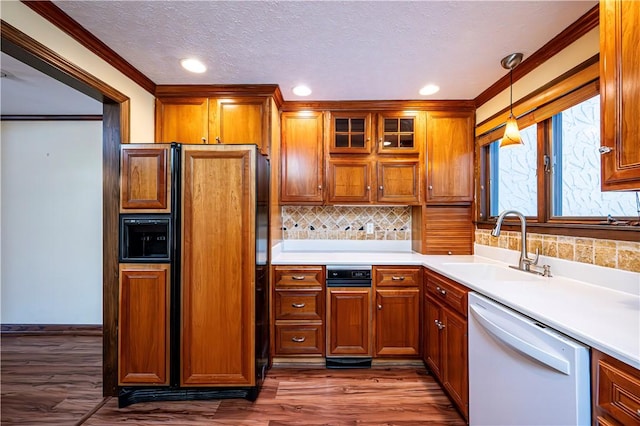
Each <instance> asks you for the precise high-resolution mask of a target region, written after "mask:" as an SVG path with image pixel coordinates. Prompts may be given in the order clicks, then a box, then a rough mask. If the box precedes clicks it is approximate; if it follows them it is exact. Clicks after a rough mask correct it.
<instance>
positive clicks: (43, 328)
mask: <svg viewBox="0 0 640 426" xmlns="http://www.w3.org/2000/svg"><path fill="white" fill-rule="evenodd" d="M0 333H1V334H2V335H3V336H4V335H12V336H38V335H42V336H56V335H72V336H73V335H75V336H102V325H100V324H1V325H0Z"/></svg>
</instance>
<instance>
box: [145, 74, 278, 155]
mask: <svg viewBox="0 0 640 426" xmlns="http://www.w3.org/2000/svg"><path fill="white" fill-rule="evenodd" d="M279 95H280V91H279V89H278V88H277V86H276V85H257V86H243V85H237V86H236V85H230V86H215V85H214V86H158V87H157V89H156V123H155V139H156V142H180V143H185V144H218V143H223V144H256V145H258V147H259V148H260V152H261V153H262V154H265V155H269V148H270V139H271V120H272V116H271V105H272V103H271V100H272V99H274V100H276V102H278V100H279V99H280V98H279Z"/></svg>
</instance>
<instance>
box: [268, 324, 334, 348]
mask: <svg viewBox="0 0 640 426" xmlns="http://www.w3.org/2000/svg"><path fill="white" fill-rule="evenodd" d="M323 328H324V326H323V325H322V324H311V325H290V324H286V325H283V324H276V338H275V344H276V348H275V352H276V355H298V354H317V355H322V354H323V352H324V333H323Z"/></svg>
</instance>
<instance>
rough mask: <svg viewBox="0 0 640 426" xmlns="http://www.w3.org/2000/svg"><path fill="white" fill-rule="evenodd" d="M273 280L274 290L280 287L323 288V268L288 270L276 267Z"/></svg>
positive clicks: (288, 268) (287, 268)
mask: <svg viewBox="0 0 640 426" xmlns="http://www.w3.org/2000/svg"><path fill="white" fill-rule="evenodd" d="M274 279H275V286H276V288H282V287H306V288H323V287H324V268H323V267H322V266H318V267H304V268H302V267H301V268H290V267H284V268H283V267H280V266H276V267H275V269H274Z"/></svg>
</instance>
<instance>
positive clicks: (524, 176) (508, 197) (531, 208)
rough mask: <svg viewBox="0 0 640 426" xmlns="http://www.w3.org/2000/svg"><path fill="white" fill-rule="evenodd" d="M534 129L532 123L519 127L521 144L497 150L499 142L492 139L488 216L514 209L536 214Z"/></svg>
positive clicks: (525, 213) (535, 131) (535, 143)
mask: <svg viewBox="0 0 640 426" xmlns="http://www.w3.org/2000/svg"><path fill="white" fill-rule="evenodd" d="M536 128H537V126H536V125H535V124H534V125H532V126H529V127H527V128H524V129H522V130H520V135H521V136H522V142H523V144H522V145H510V146H506V147H504V148H499V149H497V146H498V145H499V144H500V141H496V142H493V144H494V146H493V150H492V153H494V155H492V161H491V163H492V164H491V167H492V171H491V174H492V178H493V179H492V182H491V187H492V191H491V195H492V197H491V215H492V216H497V215H499V214H500V213H501V212H502V211H504V210H518V211H519V212H521V213H523V214H524V215H525V216H533V217H535V216H537V215H538V190H537V178H536V163H537V157H538V155H537V140H536V135H537V130H536ZM495 181H497V182H495Z"/></svg>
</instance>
